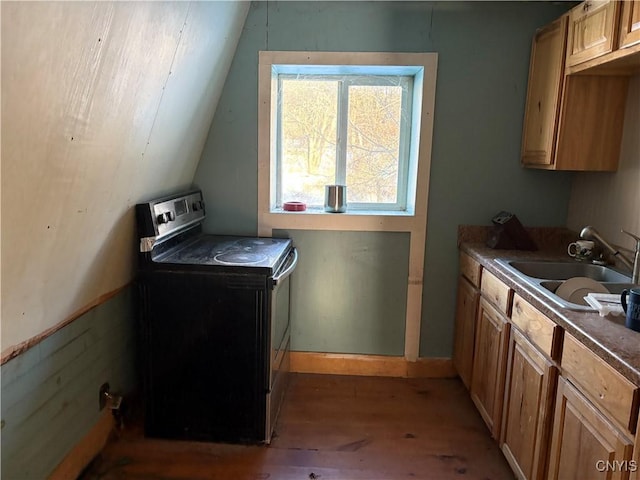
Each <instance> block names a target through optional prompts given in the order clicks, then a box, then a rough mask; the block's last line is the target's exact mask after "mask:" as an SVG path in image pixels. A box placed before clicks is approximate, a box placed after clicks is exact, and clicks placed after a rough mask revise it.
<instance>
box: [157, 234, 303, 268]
mask: <svg viewBox="0 0 640 480" xmlns="http://www.w3.org/2000/svg"><path fill="white" fill-rule="evenodd" d="M290 249H291V240H290V239H285V238H263V237H255V238H254V237H235V236H224V235H205V234H202V235H199V236H197V237H196V238H195V239H193V240H191V241H186V242H184V243H182V244H180V245H178V246H176V247H175V248H174V249H171V250H170V251H168V252H166V253H163V254H162V255H159V256H158V257H154V258H153V259H152V261H153V262H155V263H165V264H179V265H208V266H233V267H262V268H268V269H271V270H272V271H274V270H275V269H276V268H277V267H278V266H279V265H280V264H281V263H282V261H283V260H284V257H285V256H286V255H287V253H288V252H289V250H290Z"/></svg>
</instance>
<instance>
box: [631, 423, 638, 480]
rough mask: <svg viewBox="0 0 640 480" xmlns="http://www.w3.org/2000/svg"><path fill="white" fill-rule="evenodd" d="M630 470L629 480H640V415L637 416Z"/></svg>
mask: <svg viewBox="0 0 640 480" xmlns="http://www.w3.org/2000/svg"><path fill="white" fill-rule="evenodd" d="M629 470H631V475H630V477H629V479H630V480H640V415H639V416H638V426H637V427H636V441H635V446H634V449H633V460H631V464H630V465H629Z"/></svg>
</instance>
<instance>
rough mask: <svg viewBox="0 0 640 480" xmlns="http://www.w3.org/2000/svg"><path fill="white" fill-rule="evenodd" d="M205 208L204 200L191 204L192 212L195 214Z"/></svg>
mask: <svg viewBox="0 0 640 480" xmlns="http://www.w3.org/2000/svg"><path fill="white" fill-rule="evenodd" d="M203 208H204V203H203V202H202V200H198V201H197V202H193V204H191V210H192V211H194V212H197V211H198V210H202V209H203Z"/></svg>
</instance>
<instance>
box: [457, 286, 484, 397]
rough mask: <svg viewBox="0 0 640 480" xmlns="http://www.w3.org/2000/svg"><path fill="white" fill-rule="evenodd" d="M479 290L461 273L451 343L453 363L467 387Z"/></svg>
mask: <svg viewBox="0 0 640 480" xmlns="http://www.w3.org/2000/svg"><path fill="white" fill-rule="evenodd" d="M479 298H480V291H479V290H478V289H477V288H476V287H475V286H473V285H472V284H471V283H469V281H468V280H467V279H466V278H465V277H464V276H462V275H460V277H459V279H458V297H457V300H456V324H455V341H454V344H453V364H454V365H455V367H456V370H457V371H458V375H460V378H461V379H462V382H463V383H464V384H465V386H466V387H467V388H471V373H472V369H473V354H474V342H475V333H476V314H477V310H478V301H479Z"/></svg>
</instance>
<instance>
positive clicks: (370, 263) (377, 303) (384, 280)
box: [274, 230, 409, 355]
mask: <svg viewBox="0 0 640 480" xmlns="http://www.w3.org/2000/svg"><path fill="white" fill-rule="evenodd" d="M274 235H276V236H281V237H290V238H292V239H293V242H294V243H295V245H296V248H297V249H298V253H299V254H300V257H299V261H298V266H297V267H296V271H295V275H294V276H293V280H292V282H291V316H292V318H293V319H295V320H294V321H293V322H292V326H291V344H292V348H293V349H294V350H298V351H305V352H334V353H344V352H353V353H362V354H377V355H403V354H404V330H405V328H404V319H405V312H406V303H407V278H408V276H409V262H408V252H409V234H407V233H392V232H389V233H371V232H309V231H300V230H289V231H281V230H278V231H276V232H274ZM319 271H320V272H322V273H323V274H322V275H318V272H319ZM363 279H366V281H363Z"/></svg>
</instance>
